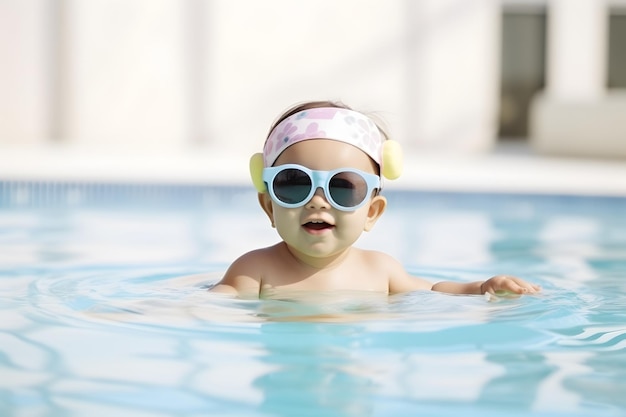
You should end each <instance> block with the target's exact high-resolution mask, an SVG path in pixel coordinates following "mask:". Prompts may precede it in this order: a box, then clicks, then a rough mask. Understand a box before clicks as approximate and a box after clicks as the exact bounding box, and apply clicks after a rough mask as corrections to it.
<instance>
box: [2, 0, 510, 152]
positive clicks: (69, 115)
mask: <svg viewBox="0 0 626 417" xmlns="http://www.w3.org/2000/svg"><path fill="white" fill-rule="evenodd" d="M499 13H500V3H499V1H497V0H419V1H417V0H391V1H389V0H342V1H335V0H319V1H316V2H303V1H293V0H263V1H257V0H213V1H209V0H207V1H203V0H186V1H179V0H89V1H84V0H63V1H48V0H0V33H1V34H2V36H1V37H0V62H1V64H2V65H0V89H1V90H2V94H0V114H2V115H3V116H0V117H3V118H4V120H3V121H2V122H1V123H0V147H1V146H9V145H11V146H26V145H28V146H32V144H40V143H46V142H49V141H50V140H57V141H59V142H61V143H63V144H65V145H66V146H68V147H85V148H90V149H102V148H106V149H113V150H119V151H124V150H127V149H150V150H152V151H155V150H156V151H159V150H187V149H197V148H198V146H197V145H198V144H203V145H206V146H207V147H208V148H209V149H216V148H219V149H233V150H242V152H245V153H246V154H247V153H249V152H250V151H251V150H256V149H258V148H260V147H261V144H262V142H263V140H264V136H265V134H266V132H267V129H268V127H269V125H270V124H271V123H272V121H273V120H274V118H275V117H277V116H278V114H279V113H280V112H281V111H282V110H284V109H285V108H286V107H288V106H290V105H291V104H293V103H294V102H300V101H303V100H309V99H326V98H330V99H339V100H343V101H345V102H346V103H347V104H349V105H351V106H353V107H355V108H357V109H360V110H364V111H374V112H377V113H379V114H380V115H381V116H382V117H383V118H384V119H385V120H386V121H387V122H388V124H389V125H390V130H391V133H392V135H394V136H395V137H396V139H397V140H399V141H400V142H402V143H404V144H405V146H406V147H407V148H409V149H417V150H420V151H423V150H425V149H433V150H444V151H453V152H482V151H485V150H488V149H489V148H490V147H491V145H492V144H493V143H494V140H495V132H496V114H497V97H498V91H497V87H498V59H499V44H498V42H499ZM0 152H1V148H0Z"/></svg>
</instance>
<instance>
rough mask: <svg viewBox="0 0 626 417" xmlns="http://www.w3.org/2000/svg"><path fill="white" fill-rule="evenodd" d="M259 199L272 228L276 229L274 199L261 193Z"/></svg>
mask: <svg viewBox="0 0 626 417" xmlns="http://www.w3.org/2000/svg"><path fill="white" fill-rule="evenodd" d="M257 198H258V199H259V204H260V205H261V208H262V209H263V211H264V212H265V214H267V217H269V219H270V222H271V223H272V227H276V226H275V225H274V207H273V206H272V199H271V198H270V195H269V193H259V194H258V195H257Z"/></svg>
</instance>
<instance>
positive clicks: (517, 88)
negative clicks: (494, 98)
mask: <svg viewBox="0 0 626 417" xmlns="http://www.w3.org/2000/svg"><path fill="white" fill-rule="evenodd" d="M546 25H547V18H546V8H545V6H542V5H537V4H535V5H533V6H520V5H513V6H512V5H510V4H509V5H508V6H507V5H505V7H504V8H503V12H502V26H501V27H502V33H501V40H502V42H501V52H500V57H501V58H500V59H501V66H500V68H501V71H500V114H499V132H498V134H499V137H500V138H501V139H503V140H509V139H525V138H526V137H527V135H528V110H529V107H530V103H531V101H532V98H533V96H534V95H535V94H536V93H537V92H538V91H540V90H543V88H544V87H545V79H546V44H547V41H546Z"/></svg>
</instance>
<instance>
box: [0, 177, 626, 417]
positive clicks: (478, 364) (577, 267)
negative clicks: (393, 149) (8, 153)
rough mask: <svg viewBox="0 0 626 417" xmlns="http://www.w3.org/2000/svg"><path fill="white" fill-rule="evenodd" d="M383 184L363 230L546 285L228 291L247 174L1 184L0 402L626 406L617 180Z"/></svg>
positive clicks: (436, 259) (42, 409)
mask: <svg viewBox="0 0 626 417" xmlns="http://www.w3.org/2000/svg"><path fill="white" fill-rule="evenodd" d="M386 195H387V197H388V199H389V202H390V205H389V209H388V212H387V213H385V215H384V217H383V219H382V220H381V221H380V222H379V223H378V224H377V226H376V227H375V229H374V230H373V231H372V232H370V233H368V234H365V235H364V236H363V238H362V240H360V241H359V246H361V247H367V248H373V249H379V250H384V251H385V252H388V253H390V254H392V255H394V256H395V257H397V258H398V259H400V260H401V261H402V262H403V263H404V264H405V265H406V267H407V269H409V270H410V271H411V272H412V273H414V274H417V275H421V276H424V277H426V278H428V279H431V280H433V281H435V280H440V279H446V280H459V281H465V280H476V279H485V278H487V277H489V276H491V275H494V274H497V273H507V274H515V275H518V276H521V277H524V278H526V279H527V280H529V281H533V282H536V283H539V284H541V285H542V287H543V292H542V294H541V295H539V296H536V297H522V298H514V299H493V298H492V299H490V298H489V297H484V296H452V295H445V294H438V293H428V292H417V293H410V294H402V295H397V296H392V297H389V298H387V297H377V296H371V295H366V294H358V293H352V294H351V293H338V294H337V293H335V294H315V295H314V296H310V297H305V296H302V295H301V294H294V295H293V297H288V298H283V299H279V300H230V299H226V298H223V297H218V296H215V295H212V294H209V293H207V292H206V291H205V290H206V288H208V287H209V286H210V285H212V284H213V283H215V282H216V280H218V279H219V277H220V275H221V272H222V271H224V269H225V268H226V267H227V265H228V264H229V263H230V262H231V261H232V260H233V258H234V257H236V256H238V255H240V254H241V253H243V252H245V251H247V250H250V249H252V248H256V247H259V246H263V245H269V244H272V243H274V242H275V241H276V239H277V237H276V235H275V231H274V230H273V229H271V227H270V225H269V222H268V220H267V219H266V218H265V217H264V214H263V213H262V211H261V210H260V208H259V207H258V206H257V203H256V196H255V194H254V193H253V192H252V191H251V190H250V189H249V188H226V187H201V186H186V187H183V186H146V185H136V186H133V185H124V186H123V185H106V184H101V185H97V184H87V185H84V184H45V183H0V415H1V416H51V417H52V416H54V417H56V416H100V415H101V416H111V415H120V416H206V415H215V416H322V415H323V416H415V415H437V416H459V415H463V416H502V415H507V416H527V415H532V416H594V417H596V416H624V415H626V395H625V394H626V198H609V197H572V196H570V197H567V196H533V195H502V194H497V195H490V194H463V193H430V192H428V193H426V192H403V191H388V192H387V193H386Z"/></svg>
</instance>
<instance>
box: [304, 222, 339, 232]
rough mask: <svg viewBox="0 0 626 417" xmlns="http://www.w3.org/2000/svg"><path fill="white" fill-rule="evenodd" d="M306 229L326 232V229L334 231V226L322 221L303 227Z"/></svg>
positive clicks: (306, 224) (309, 223)
mask: <svg viewBox="0 0 626 417" xmlns="http://www.w3.org/2000/svg"><path fill="white" fill-rule="evenodd" d="M302 226H303V227H304V228H305V229H309V230H326V229H332V228H333V227H335V226H333V225H332V224H330V223H326V222H322V221H312V222H308V223H305V224H303V225H302Z"/></svg>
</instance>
